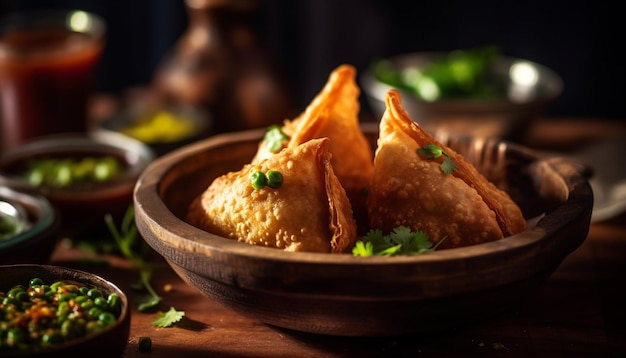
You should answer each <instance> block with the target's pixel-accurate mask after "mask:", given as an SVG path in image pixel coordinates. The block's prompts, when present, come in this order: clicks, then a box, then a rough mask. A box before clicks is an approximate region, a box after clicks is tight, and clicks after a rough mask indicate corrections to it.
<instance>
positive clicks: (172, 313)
mask: <svg viewBox="0 0 626 358" xmlns="http://www.w3.org/2000/svg"><path fill="white" fill-rule="evenodd" d="M184 316H185V312H183V311H177V310H176V309H175V308H174V307H170V309H169V311H166V312H162V313H161V314H160V315H159V317H158V318H157V319H155V320H154V321H152V325H153V326H155V327H160V328H167V327H170V326H172V325H173V324H174V323H176V322H178V321H180V320H181V319H182V318H183V317H184Z"/></svg>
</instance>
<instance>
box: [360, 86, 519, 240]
mask: <svg viewBox="0 0 626 358" xmlns="http://www.w3.org/2000/svg"><path fill="white" fill-rule="evenodd" d="M386 106H387V109H386V111H385V113H384V114H383V117H382V119H381V122H380V133H379V137H378V147H377V150H376V153H375V159H374V175H373V179H372V184H371V186H370V191H369V196H368V204H367V205H368V213H369V223H370V228H372V229H381V230H382V231H383V232H390V231H392V230H393V229H394V228H396V227H398V226H401V225H403V226H407V227H410V228H411V229H412V230H414V231H416V230H422V231H424V232H425V233H426V234H427V235H428V236H429V238H430V240H431V241H432V242H433V243H437V242H439V241H440V240H442V239H444V238H445V240H444V241H443V242H442V243H441V245H440V246H439V248H453V247H460V246H468V245H474V244H478V243H482V242H488V241H493V240H499V239H502V238H503V237H506V236H510V235H513V234H516V233H519V232H521V231H523V230H524V229H525V228H526V221H525V219H524V217H523V215H522V212H521V210H520V209H519V207H518V206H517V204H516V203H515V202H514V201H513V200H512V199H511V198H510V197H509V195H508V194H507V193H506V192H504V191H501V190H500V189H498V188H497V187H496V186H495V185H494V184H493V183H491V182H489V181H488V180H487V179H486V178H485V177H484V176H483V175H481V174H480V173H479V172H478V170H476V168H475V167H474V166H473V165H472V164H471V163H469V162H467V161H466V160H465V159H464V158H463V157H462V156H461V155H459V154H458V153H456V152H455V151H454V150H452V149H451V148H449V147H447V146H444V145H443V144H441V143H440V142H439V141H437V140H436V139H435V138H434V137H433V136H432V135H431V134H430V133H428V132H426V131H425V130H423V129H422V128H421V127H420V126H419V125H418V124H417V123H416V122H414V121H413V120H411V118H410V117H409V115H408V113H407V112H406V110H405V109H404V108H403V107H402V104H401V98H400V94H399V92H397V91H396V90H390V91H389V92H388V93H387V96H386ZM432 144H434V145H436V146H438V147H439V148H441V149H442V150H443V152H444V153H445V154H446V155H447V156H448V158H449V159H450V160H452V162H453V163H454V164H455V165H456V168H455V169H454V170H453V171H452V173H450V174H446V173H445V172H444V171H443V170H442V168H441V167H440V165H441V163H442V161H443V160H444V159H445V158H446V157H445V156H444V155H442V156H441V157H439V158H437V159H428V158H427V157H425V156H424V155H423V154H418V149H419V148H423V147H425V146H427V145H432Z"/></svg>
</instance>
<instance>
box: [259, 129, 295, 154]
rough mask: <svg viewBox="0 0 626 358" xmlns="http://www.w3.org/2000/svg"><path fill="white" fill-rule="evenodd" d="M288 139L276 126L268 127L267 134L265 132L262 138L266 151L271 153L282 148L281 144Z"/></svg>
mask: <svg viewBox="0 0 626 358" xmlns="http://www.w3.org/2000/svg"><path fill="white" fill-rule="evenodd" d="M288 139H289V137H288V136H287V135H286V134H285V132H283V131H282V130H281V128H280V126H279V125H277V124H273V125H271V126H269V127H268V129H267V132H265V136H263V141H264V142H265V145H266V146H267V149H268V150H269V151H270V152H272V153H276V152H278V151H279V150H280V149H281V148H283V146H284V145H283V142H284V141H286V140H288Z"/></svg>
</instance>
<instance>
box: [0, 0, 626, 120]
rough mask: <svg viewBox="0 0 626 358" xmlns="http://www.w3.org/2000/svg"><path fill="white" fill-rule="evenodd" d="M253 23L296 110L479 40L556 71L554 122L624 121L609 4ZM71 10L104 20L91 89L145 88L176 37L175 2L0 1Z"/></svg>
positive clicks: (353, 1)
mask: <svg viewBox="0 0 626 358" xmlns="http://www.w3.org/2000/svg"><path fill="white" fill-rule="evenodd" d="M259 5H260V8H259V11H258V14H257V18H256V20H257V21H256V23H255V27H256V29H257V32H258V34H259V35H260V36H261V37H262V39H263V40H264V41H265V43H266V44H267V45H268V46H269V48H270V49H271V50H272V51H273V53H274V54H275V55H276V57H277V59H278V61H279V62H280V63H281V64H282V65H283V69H284V72H285V73H286V74H287V75H288V78H289V81H290V84H291V87H292V90H293V91H294V94H295V98H296V99H297V105H298V107H299V108H300V109H304V107H305V106H306V105H307V104H308V102H309V101H310V100H311V99H312V98H313V96H314V95H315V94H316V93H317V92H318V91H319V90H320V89H321V87H322V86H323V84H324V83H325V82H326V80H327V76H328V74H329V73H330V71H331V70H332V69H334V68H335V67H336V66H337V65H339V64H341V63H350V64H353V65H355V66H356V67H357V69H358V70H359V71H363V70H364V69H365V68H366V67H367V65H368V64H369V63H370V62H371V61H372V60H373V59H375V58H378V57H383V56H389V55H393V54H401V53H406V52H413V51H449V50H453V49H461V48H470V47H474V46H481V45H485V44H496V45H498V46H500V48H501V49H502V51H503V53H504V54H506V55H509V56H515V57H522V58H526V59H528V60H531V61H536V62H539V63H541V64H544V65H546V66H548V67H550V68H552V69H553V70H555V71H556V72H557V73H559V74H560V75H561V77H562V78H563V81H564V85H565V86H564V92H563V94H562V96H561V97H560V98H559V99H558V100H557V102H556V103H554V104H553V106H552V107H550V109H549V112H548V114H550V115H556V116H596V117H610V118H615V119H625V118H626V105H625V102H626V101H625V98H626V91H625V90H624V82H625V79H626V76H625V70H624V57H623V52H624V50H623V47H624V42H625V41H624V40H625V36H624V34H625V33H626V31H625V26H624V19H623V12H621V11H620V9H618V8H619V7H620V6H619V2H617V1H615V2H601V1H561V0H557V1H545V0H544V1H536V0H531V1H516V2H507V1H497V0H490V1H463V0H458V1H395V0H378V1H377V0H264V1H260V2H259ZM34 7H40V8H41V7H47V8H51V7H55V8H76V9H83V10H88V11H92V12H94V13H97V14H99V15H101V16H103V17H104V18H105V20H106V21H107V25H108V41H107V45H106V48H105V52H104V54H103V57H102V60H101V63H100V67H99V73H98V90H99V91H100V92H110V93H118V92H119V91H122V90H123V89H124V88H127V87H128V86H136V85H144V84H148V83H150V81H151V79H152V76H153V74H154V72H155V70H156V68H157V66H158V65H159V63H160V61H161V60H162V58H163V56H164V55H165V54H166V53H167V52H168V51H169V50H170V49H171V47H172V46H173V44H174V42H175V41H176V40H177V39H178V37H179V36H180V35H181V34H182V33H183V32H184V31H185V29H186V26H187V13H186V9H185V4H184V0H124V1H122V0H119V1H117V0H39V1H37V0H14V1H8V0H0V10H1V11H2V12H9V11H13V10H19V9H27V8H34Z"/></svg>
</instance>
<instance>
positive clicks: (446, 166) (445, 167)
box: [439, 154, 456, 174]
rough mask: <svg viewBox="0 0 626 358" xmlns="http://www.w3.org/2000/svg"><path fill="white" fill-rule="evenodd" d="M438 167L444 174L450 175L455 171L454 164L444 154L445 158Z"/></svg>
mask: <svg viewBox="0 0 626 358" xmlns="http://www.w3.org/2000/svg"><path fill="white" fill-rule="evenodd" d="M439 167H440V168H441V171H443V172H444V173H446V174H452V173H453V172H454V170H455V169H456V163H455V162H454V161H453V160H452V159H450V157H449V156H448V155H447V154H446V157H445V159H444V160H443V163H441V165H440V166H439Z"/></svg>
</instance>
